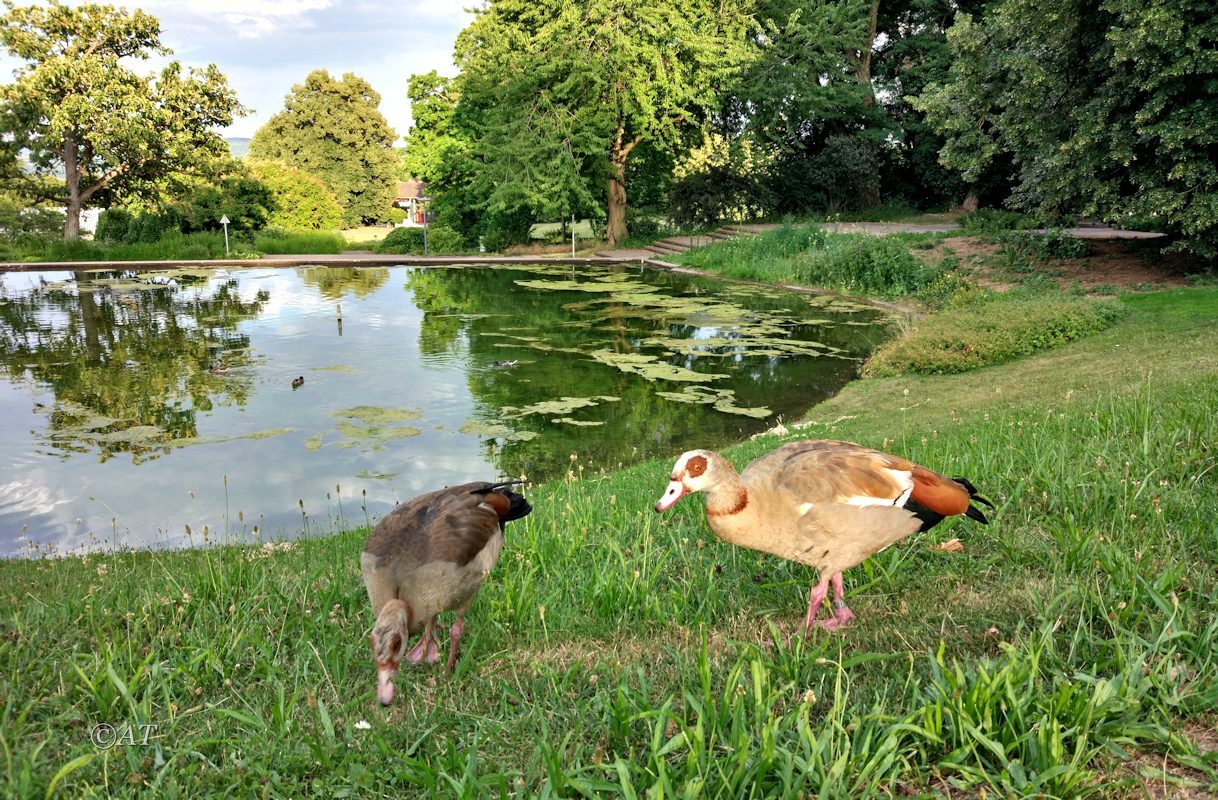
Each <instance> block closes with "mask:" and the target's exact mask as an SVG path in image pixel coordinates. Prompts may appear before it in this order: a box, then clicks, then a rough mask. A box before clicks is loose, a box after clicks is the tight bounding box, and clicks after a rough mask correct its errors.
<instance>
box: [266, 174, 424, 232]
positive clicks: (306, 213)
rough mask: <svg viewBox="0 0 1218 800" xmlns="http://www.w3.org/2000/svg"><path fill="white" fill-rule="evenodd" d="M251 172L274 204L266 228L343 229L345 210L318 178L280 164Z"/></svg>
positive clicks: (302, 229) (299, 229) (294, 229)
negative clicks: (341, 226)
mask: <svg viewBox="0 0 1218 800" xmlns="http://www.w3.org/2000/svg"><path fill="white" fill-rule="evenodd" d="M249 168H250V172H251V173H252V174H253V175H254V177H255V178H257V179H258V180H259V181H260V182H261V183H262V184H263V185H264V186H265V187H266V188H267V189H268V190H269V191H270V193H271V197H272V199H273V200H274V203H273V205H272V210H271V213H270V216H269V218H268V219H267V225H269V226H273V227H277V228H283V229H285V230H293V231H306V230H334V229H336V228H338V227H339V226H340V225H342V221H343V210H342V206H340V205H339V203H338V200H337V199H336V198H335V196H334V193H333V192H332V191H330V189H329V188H327V187H326V185H325V184H324V183H323V182H322V181H321V180H320V179H319V178H317V177H315V176H313V175H310V174H309V173H307V172H305V171H304V170H300V169H296V168H295V167H290V166H288V165H287V164H283V163H280V162H278V161H254V162H251V163H250V167H249ZM399 211H400V209H399Z"/></svg>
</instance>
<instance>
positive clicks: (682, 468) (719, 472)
mask: <svg viewBox="0 0 1218 800" xmlns="http://www.w3.org/2000/svg"><path fill="white" fill-rule="evenodd" d="M729 471H731V465H730V464H728V463H727V461H726V460H725V459H724V458H723V456H721V455H719V454H718V453H715V452H713V451H711V450H688V451H686V452H684V453H682V454H681V457H680V458H678V459H677V463H676V464H674V465H673V468H672V476H671V478H670V480H669V483H668V489H667V490H665V492H664V494H663V495H662V496H661V497H660V499H659V500H657V501H656V511H657V512H660V511H667V510H668V509H670V508H672V506H673V504H674V503H676V502H677V501H678V500H680V499H681V498H682V497H684V496H685V495H687V494H690V493H693V492H705V491H707V490H709V489H712V488H714V487H715V486H716V485H717V484H718V483H719V482H720V481H722V480H723V479H724V478H726V477H727V474H728V472H729Z"/></svg>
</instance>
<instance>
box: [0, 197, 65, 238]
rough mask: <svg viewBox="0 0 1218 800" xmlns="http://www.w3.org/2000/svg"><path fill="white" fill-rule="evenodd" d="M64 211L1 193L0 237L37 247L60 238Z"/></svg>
mask: <svg viewBox="0 0 1218 800" xmlns="http://www.w3.org/2000/svg"><path fill="white" fill-rule="evenodd" d="M63 223H64V215H63V212H62V211H60V210H59V209H55V208H40V207H37V206H31V205H29V204H27V203H24V202H21V201H20V200H17V199H16V198H13V197H8V196H6V195H0V237H2V238H3V239H5V240H6V244H11V245H16V246H18V247H30V246H38V245H41V244H44V243H46V242H50V241H54V240H55V239H58V238H62V237H63Z"/></svg>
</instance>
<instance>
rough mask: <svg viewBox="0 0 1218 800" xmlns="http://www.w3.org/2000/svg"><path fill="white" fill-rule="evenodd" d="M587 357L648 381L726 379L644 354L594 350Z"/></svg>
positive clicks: (719, 375)
mask: <svg viewBox="0 0 1218 800" xmlns="http://www.w3.org/2000/svg"><path fill="white" fill-rule="evenodd" d="M589 355H590V356H592V358H594V359H596V360H597V361H599V362H601V363H602V364H608V365H609V366H611V367H616V368H617V369H620V370H621V371H622V372H630V373H634V374H636V375H642V376H643V377H644V378H646V379H647V380H649V381H654V380H666V381H688V382H691V383H708V382H710V381H714V380H719V379H720V378H726V377H728V376H727V375H726V374H723V373H719V372H694V371H693V370H691V369H686V368H685V367H678V366H676V365H674V364H669V363H667V362H663V361H660V360H658V359H657V358H656V357H655V356H652V355H647V354H646V353H615V352H613V351H611V350H594V351H593V352H591V353H589Z"/></svg>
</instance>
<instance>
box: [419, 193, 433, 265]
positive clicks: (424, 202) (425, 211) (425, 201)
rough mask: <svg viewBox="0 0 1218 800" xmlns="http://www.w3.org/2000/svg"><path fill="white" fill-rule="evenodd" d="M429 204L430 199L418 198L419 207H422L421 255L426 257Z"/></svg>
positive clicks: (429, 214)
mask: <svg viewBox="0 0 1218 800" xmlns="http://www.w3.org/2000/svg"><path fill="white" fill-rule="evenodd" d="M430 202H431V198H430V197H420V198H419V205H420V206H422V207H423V255H427V223H428V221H429V219H428V218H429V217H430V216H431V211H430V210H428V208H427V204H428V203H430Z"/></svg>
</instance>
